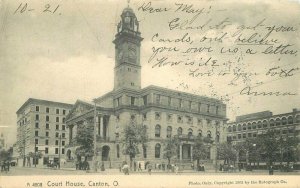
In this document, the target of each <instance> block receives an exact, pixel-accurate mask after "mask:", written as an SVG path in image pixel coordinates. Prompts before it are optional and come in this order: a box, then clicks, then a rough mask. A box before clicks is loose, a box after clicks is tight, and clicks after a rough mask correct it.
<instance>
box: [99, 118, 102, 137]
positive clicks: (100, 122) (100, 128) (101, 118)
mask: <svg viewBox="0 0 300 188" xmlns="http://www.w3.org/2000/svg"><path fill="white" fill-rule="evenodd" d="M99 121H100V138H103V116H100V119H99Z"/></svg>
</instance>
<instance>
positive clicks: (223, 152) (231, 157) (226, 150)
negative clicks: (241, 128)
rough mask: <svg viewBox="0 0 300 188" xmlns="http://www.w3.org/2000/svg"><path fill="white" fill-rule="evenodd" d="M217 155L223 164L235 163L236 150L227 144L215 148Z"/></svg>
mask: <svg viewBox="0 0 300 188" xmlns="http://www.w3.org/2000/svg"><path fill="white" fill-rule="evenodd" d="M217 153H218V156H219V159H222V160H224V164H230V163H231V161H233V162H235V161H236V150H235V149H234V147H233V146H232V145H231V144H229V143H227V142H225V143H221V144H219V145H218V146H217Z"/></svg>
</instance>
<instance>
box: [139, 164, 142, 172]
mask: <svg viewBox="0 0 300 188" xmlns="http://www.w3.org/2000/svg"><path fill="white" fill-rule="evenodd" d="M138 171H142V164H141V163H139V168H138Z"/></svg>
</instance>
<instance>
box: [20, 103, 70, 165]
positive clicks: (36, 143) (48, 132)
mask: <svg viewBox="0 0 300 188" xmlns="http://www.w3.org/2000/svg"><path fill="white" fill-rule="evenodd" d="M71 108H72V105H71V104H66V103H60V102H53V101H46V100H39V99H32V98H30V99H28V100H27V101H26V102H25V103H24V104H23V105H22V106H21V107H20V108H19V110H18V111H17V145H16V147H17V150H18V153H19V156H18V165H19V166H22V165H23V160H24V156H28V155H29V153H30V152H32V153H34V152H35V150H36V152H41V153H42V155H43V157H42V159H39V160H38V161H37V165H43V164H47V162H48V161H53V160H54V161H58V158H59V148H61V151H60V152H61V155H65V149H64V146H65V145H66V143H67V140H68V137H69V133H68V129H67V127H66V123H65V118H66V116H67V114H68V113H69V111H70V109H71ZM35 147H36V148H35ZM30 160H32V161H31V162H30V164H31V165H33V164H34V161H33V159H32V158H31V159H30ZM26 163H27V161H26Z"/></svg>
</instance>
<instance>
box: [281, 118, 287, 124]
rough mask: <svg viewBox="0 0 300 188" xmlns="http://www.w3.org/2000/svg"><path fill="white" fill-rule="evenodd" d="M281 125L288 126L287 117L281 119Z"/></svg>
mask: <svg viewBox="0 0 300 188" xmlns="http://www.w3.org/2000/svg"><path fill="white" fill-rule="evenodd" d="M281 124H282V125H286V124H287V119H286V117H283V118H281Z"/></svg>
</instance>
